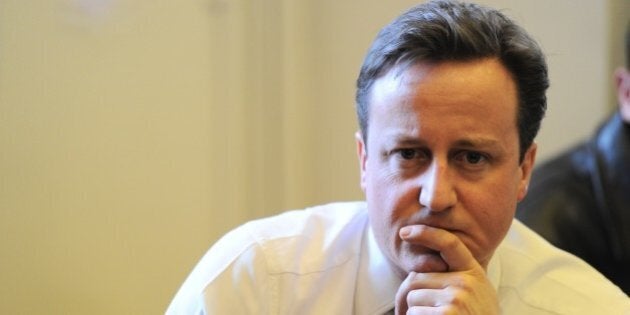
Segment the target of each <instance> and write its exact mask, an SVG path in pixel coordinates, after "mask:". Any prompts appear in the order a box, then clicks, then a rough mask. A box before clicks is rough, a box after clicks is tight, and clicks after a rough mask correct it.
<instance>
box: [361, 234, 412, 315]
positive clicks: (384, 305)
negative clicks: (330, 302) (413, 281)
mask: <svg viewBox="0 0 630 315" xmlns="http://www.w3.org/2000/svg"><path fill="white" fill-rule="evenodd" d="M366 225H367V227H366V230H367V231H366V233H364V235H363V241H362V244H361V260H360V262H359V271H358V274H357V277H358V281H357V287H356V296H355V297H356V298H355V302H354V303H355V305H354V309H355V310H356V314H360V315H363V314H365V315H368V314H369V315H372V314H374V315H376V314H378V315H381V314H384V313H385V312H387V311H389V310H391V309H392V308H393V307H394V298H395V296H396V292H397V291H398V287H399V286H400V284H401V283H402V280H401V279H400V278H399V277H398V276H397V275H396V274H395V273H394V271H393V270H392V267H391V265H390V263H389V261H388V260H387V258H385V256H384V255H383V253H382V252H381V250H380V248H379V247H378V244H377V243H376V239H375V238H374V232H373V231H372V228H371V227H370V224H369V223H366Z"/></svg>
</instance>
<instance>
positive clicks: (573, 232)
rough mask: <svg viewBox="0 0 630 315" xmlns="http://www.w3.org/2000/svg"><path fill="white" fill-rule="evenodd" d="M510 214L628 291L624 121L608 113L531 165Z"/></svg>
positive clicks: (629, 221) (628, 131)
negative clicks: (588, 134) (578, 138)
mask: <svg viewBox="0 0 630 315" xmlns="http://www.w3.org/2000/svg"><path fill="white" fill-rule="evenodd" d="M516 217H517V218H518V219H519V220H521V221H522V222H524V223H525V224H526V225H528V226H529V227H531V228H533V229H534V230H535V231H537V232H538V233H539V234H541V235H542V236H543V237H545V238H546V239H548V240H549V241H550V242H551V243H553V244H554V245H556V246H558V247H560V248H562V249H565V250H567V251H569V252H571V253H573V254H575V255H576V256H579V257H581V258H582V259H584V260H585V261H587V262H588V263H589V264H591V265H592V266H593V267H595V268H597V269H598V270H599V271H600V272H601V273H603V274H604V275H605V276H606V277H608V278H609V279H610V280H612V281H613V282H614V283H616V284H617V285H618V286H619V287H620V288H621V289H622V290H623V291H624V292H625V293H626V294H630V125H628V124H624V123H623V121H622V120H621V117H620V116H619V114H616V115H613V116H612V117H611V118H610V119H608V121H606V122H605V123H604V124H603V125H602V126H601V127H600V128H599V130H598V131H597V133H596V134H595V135H594V136H593V137H592V138H591V139H589V141H587V142H585V143H582V144H580V145H578V146H576V147H574V148H572V149H571V150H569V151H567V152H565V153H563V154H561V155H559V156H557V157H555V158H553V159H551V160H549V161H547V162H545V163H544V164H542V165H540V166H539V167H537V168H536V169H535V170H534V173H533V177H532V181H531V183H530V186H529V192H528V194H527V197H526V198H525V199H524V200H523V201H522V202H521V203H520V204H519V206H518V210H517V214H516Z"/></svg>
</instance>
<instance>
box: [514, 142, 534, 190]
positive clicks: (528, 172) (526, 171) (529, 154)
mask: <svg viewBox="0 0 630 315" xmlns="http://www.w3.org/2000/svg"><path fill="white" fill-rule="evenodd" d="M537 148H538V145H537V144H536V143H532V145H531V146H529V149H527V151H526V152H525V156H524V157H523V162H522V163H521V165H520V166H519V167H520V169H521V179H520V183H519V188H518V201H521V200H523V198H525V195H527V188H528V187H529V180H530V179H531V176H532V171H533V170H534V162H535V161H536V150H537Z"/></svg>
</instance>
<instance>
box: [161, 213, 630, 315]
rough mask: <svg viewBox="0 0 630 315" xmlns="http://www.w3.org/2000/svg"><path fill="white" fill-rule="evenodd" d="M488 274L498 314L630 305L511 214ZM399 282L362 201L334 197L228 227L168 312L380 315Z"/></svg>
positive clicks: (629, 309)
mask: <svg viewBox="0 0 630 315" xmlns="http://www.w3.org/2000/svg"><path fill="white" fill-rule="evenodd" d="M487 276H488V279H489V280H490V282H491V283H492V284H493V285H494V287H495V288H496V290H497V293H498V296H499V303H500V306H501V310H502V313H503V314H514V315H519V314H630V299H629V298H628V297H627V296H625V295H624V294H623V292H621V290H619V289H618V288H617V287H616V286H615V285H613V284H612V283H611V282H609V281H608V280H607V279H606V278H604V277H603V276H602V275H600V274H599V273H598V272H597V271H595V269H593V268H592V267H590V266H589V265H587V264H586V263H584V262H582V261H581V260H580V259H578V258H576V257H574V256H572V255H570V254H568V253H565V252H563V251H561V250H559V249H557V248H555V247H553V246H552V245H550V244H549V243H547V242H546V241H545V240H543V239H542V238H541V237H539V236H538V235H537V234H535V233H534V232H532V231H531V230H529V229H528V228H527V227H525V226H524V225H523V224H521V223H520V222H518V221H516V220H515V221H514V222H513V224H512V227H511V228H510V231H509V232H508V235H507V236H506V238H505V239H504V240H503V242H502V243H501V244H500V245H499V247H498V248H497V250H496V251H495V254H494V256H493V258H492V259H491V261H490V264H489V266H488V270H487ZM401 282H402V279H400V278H399V277H397V276H396V275H395V274H394V272H393V271H392V268H391V266H390V263H389V261H388V260H387V259H386V258H385V257H384V256H383V254H382V252H381V251H380V249H379V248H378V246H377V244H376V242H375V239H374V235H373V233H372V230H371V228H370V227H369V224H368V217H367V210H366V205H365V203H364V202H352V203H335V204H328V205H323V206H318V207H313V208H309V209H305V210H298V211H290V212H286V213H283V214H280V215H277V216H274V217H269V218H265V219H261V220H256V221H251V222H248V223H246V224H244V225H242V226H240V227H238V228H237V229H235V230H233V231H231V232H229V233H228V234H226V235H225V236H224V237H223V238H221V239H220V240H219V241H218V242H217V243H216V244H215V245H214V246H213V247H212V248H210V250H209V251H208V252H207V253H206V254H205V256H204V257H203V258H202V259H201V261H200V262H199V263H198V264H197V266H196V267H195V268H194V270H193V271H192V273H191V274H190V275H189V276H188V278H187V279H186V281H185V282H184V284H183V285H182V287H181V288H180V290H179V291H178V293H177V294H176V296H175V298H174V299H173V301H172V302H171V305H170V306H169V308H168V310H167V312H166V313H167V314H378V315H382V314H384V313H386V312H388V311H389V310H391V309H392V308H393V307H394V297H395V295H396V291H397V290H398V287H399V286H400V284H401Z"/></svg>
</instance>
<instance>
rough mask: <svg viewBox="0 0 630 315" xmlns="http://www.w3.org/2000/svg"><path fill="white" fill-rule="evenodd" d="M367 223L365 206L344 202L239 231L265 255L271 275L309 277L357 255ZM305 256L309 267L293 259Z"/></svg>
mask: <svg viewBox="0 0 630 315" xmlns="http://www.w3.org/2000/svg"><path fill="white" fill-rule="evenodd" d="M366 223H367V212H366V207H365V203H363V202H343V203H331V204H326V205H320V206H316V207H311V208H306V209H303V210H294V211H289V212H285V213H282V214H280V215H277V216H273V217H269V218H264V219H261V220H256V221H251V222H248V223H246V224H245V225H243V226H242V227H240V228H239V229H237V230H239V233H242V234H246V235H248V237H249V238H250V240H249V241H248V243H251V244H253V245H254V246H256V247H258V248H259V249H260V252H261V254H263V255H265V259H266V261H267V267H268V268H269V269H270V272H274V273H276V272H294V273H308V272H311V271H312V270H309V269H321V268H328V267H330V266H332V265H335V264H339V263H342V262H343V261H345V260H347V259H349V258H350V256H354V255H358V253H359V250H360V242H361V237H362V234H363V231H364V229H365V226H366ZM305 255H308V257H309V260H310V261H309V262H308V263H306V262H305V261H304V260H299V259H291V257H304V256H305Z"/></svg>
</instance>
